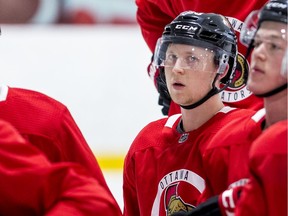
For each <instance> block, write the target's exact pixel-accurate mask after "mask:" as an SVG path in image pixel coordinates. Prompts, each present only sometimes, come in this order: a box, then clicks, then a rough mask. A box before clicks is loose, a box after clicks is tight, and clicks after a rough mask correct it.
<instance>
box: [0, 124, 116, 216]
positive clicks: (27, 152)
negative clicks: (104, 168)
mask: <svg viewBox="0 0 288 216" xmlns="http://www.w3.org/2000/svg"><path fill="white" fill-rule="evenodd" d="M0 184H1V187H0V194H1V198H0V214H1V215H23V216H31V215H39V216H40V215H47V216H48V215H51V216H52V215H65V216H75V215H77V216H92V215H106V216H115V215H119V213H118V212H119V209H118V207H117V206H115V200H114V199H113V197H111V194H110V193H109V191H107V190H106V188H105V187H103V186H102V184H100V183H99V182H98V181H97V180H96V179H95V178H93V177H92V176H91V175H89V174H88V172H87V171H86V170H85V169H84V168H83V167H81V166H80V165H78V164H75V163H67V162H66V163H64V162H59V163H52V164H51V163H50V161H48V160H47V158H46V157H45V156H44V154H43V153H42V152H41V151H39V150H38V149H37V148H36V147H34V146H33V145H31V144H30V143H27V142H26V141H25V140H24V139H23V138H22V137H21V136H20V135H19V133H18V132H17V131H16V129H15V128H13V127H12V126H11V125H10V124H9V123H7V122H4V121H3V120H0Z"/></svg>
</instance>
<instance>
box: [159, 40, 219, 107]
mask: <svg viewBox="0 0 288 216" xmlns="http://www.w3.org/2000/svg"><path fill="white" fill-rule="evenodd" d="M213 58H214V52H213V51H211V50H209V49H205V48H201V47H196V46H190V45H184V44H170V45H169V47H168V49H167V51H166V57H165V62H164V67H165V76H166V82H167V87H168V90H169V93H170V95H171V98H172V99H173V101H174V102H175V103H177V104H180V105H184V106H185V105H190V104H192V103H195V102H197V101H199V100H200V99H202V98H203V97H204V96H205V95H206V94H207V93H208V92H209V91H210V90H211V88H212V82H213V80H214V78H215V75H216V70H217V68H216V66H215V64H214V61H213Z"/></svg>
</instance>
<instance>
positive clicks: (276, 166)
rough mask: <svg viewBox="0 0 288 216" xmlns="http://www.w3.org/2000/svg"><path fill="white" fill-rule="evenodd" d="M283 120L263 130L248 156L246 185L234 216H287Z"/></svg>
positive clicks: (285, 130)
mask: <svg viewBox="0 0 288 216" xmlns="http://www.w3.org/2000/svg"><path fill="white" fill-rule="evenodd" d="M287 124H288V122H287V120H284V121H281V122H278V123H275V124H274V125H272V126H270V127H269V128H268V129H266V130H265V131H264V132H263V134H262V135H261V136H259V137H258V138H257V139H256V140H255V141H254V143H253V145H252V147H251V150H250V152H249V169H250V174H251V176H250V178H249V182H248V183H247V184H246V185H245V186H244V188H243V190H242V193H241V196H240V200H239V201H238V203H237V207H236V210H235V215H237V216H238V215H239V216H240V215H241V216H250V215H259V216H262V215H287V133H288V131H287Z"/></svg>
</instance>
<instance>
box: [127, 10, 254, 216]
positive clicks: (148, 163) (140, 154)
mask: <svg viewBox="0 0 288 216" xmlns="http://www.w3.org/2000/svg"><path fill="white" fill-rule="evenodd" d="M236 56H237V42H236V35H235V32H234V30H233V28H232V26H231V25H230V23H229V21H228V20H227V19H226V18H225V17H224V16H222V15H218V14H214V13H208V14H203V13H197V12H192V11H186V12H183V13H181V14H180V15H179V16H178V17H177V18H176V19H175V20H173V21H172V22H171V23H170V24H168V25H167V26H166V27H165V30H164V32H163V35H162V37H161V38H160V39H159V41H158V46H157V49H156V52H155V56H154V61H153V62H154V64H155V67H158V68H159V71H161V74H160V77H161V79H162V80H161V81H162V85H164V86H166V85H167V89H169V94H170V95H171V97H172V99H173V101H175V103H177V104H179V105H180V106H181V114H175V115H172V116H170V117H169V118H163V119H160V120H157V121H154V122H151V123H150V124H148V125H147V126H146V127H144V128H143V129H142V131H141V132H140V133H139V134H138V135H137V137H136V138H135V140H134V141H133V143H132V145H131V147H130V149H129V151H128V153H127V155H126V158H125V163H124V182H123V190H124V191H123V194H124V215H126V216H130V215H131V216H132V215H133V216H134V215H142V216H146V215H159V216H163V215H171V214H173V213H174V212H177V211H188V210H189V209H192V208H194V206H195V205H196V202H197V199H198V197H199V196H200V194H201V193H202V191H203V189H204V186H205V181H204V179H203V168H202V152H203V150H204V149H205V145H206V143H207V142H209V140H210V139H211V138H212V137H213V136H214V135H215V134H216V133H217V132H218V131H219V130H220V129H221V128H222V127H223V126H224V125H226V124H227V123H228V122H230V121H231V120H232V119H236V118H241V117H242V116H243V115H245V114H249V113H254V111H252V110H241V109H235V108H231V107H227V106H224V104H223V103H222V101H221V98H220V96H219V92H221V91H222V90H223V88H220V87H219V86H220V79H223V78H224V77H225V78H226V80H227V81H226V85H229V83H230V82H232V80H233V77H234V71H235V70H234V69H235V65H236ZM190 194H193V195H192V196H190Z"/></svg>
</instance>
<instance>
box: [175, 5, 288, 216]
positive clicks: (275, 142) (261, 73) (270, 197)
mask: <svg viewBox="0 0 288 216" xmlns="http://www.w3.org/2000/svg"><path fill="white" fill-rule="evenodd" d="M287 3H288V2H287V0H271V1H270V2H268V3H267V4H265V6H264V7H263V8H262V9H261V10H260V12H259V11H256V12H252V13H251V15H249V17H248V18H247V20H246V21H245V28H243V30H242V32H241V39H242V41H243V42H245V43H247V44H248V45H249V49H248V50H253V51H252V56H251V73H250V75H249V79H248V87H249V88H250V89H251V91H252V92H253V93H254V94H255V95H257V96H259V97H263V98H264V108H265V111H266V115H265V120H264V121H263V122H262V127H261V129H262V131H263V132H262V133H259V126H258V128H256V129H255V128H254V129H253V127H252V129H249V128H246V129H249V130H250V131H249V130H246V135H244V131H245V128H243V130H242V131H241V130H239V131H240V133H239V134H237V133H235V134H236V135H235V134H231V136H230V135H226V137H225V136H220V135H221V134H220V133H221V132H220V133H219V134H217V135H216V136H215V137H214V139H215V142H216V143H217V142H218V143H221V142H222V149H221V148H218V150H217V149H216V148H217V147H216V145H215V143H212V142H211V143H212V145H213V146H214V147H215V149H214V152H213V154H210V156H213V157H214V162H216V163H217V162H219V161H225V162H226V161H227V162H226V163H222V164H221V163H218V164H217V165H218V166H219V165H222V166H224V167H226V168H224V169H223V170H226V172H228V173H230V175H234V177H235V176H238V180H239V179H240V180H241V178H243V177H244V178H245V177H247V178H248V179H247V181H246V182H248V183H247V184H243V185H242V186H241V185H239V184H238V185H237V187H235V188H233V187H231V189H228V190H227V191H224V192H223V193H222V194H221V195H220V196H219V197H213V198H211V199H209V200H208V201H207V202H205V203H202V204H201V205H199V206H198V207H197V208H196V209H195V210H193V211H192V212H191V213H189V214H181V215H192V216H196V215H215V211H218V214H220V213H222V215H232V214H234V211H235V213H236V215H245V216H246V215H247V216H248V215H287ZM255 24H256V25H255ZM285 52H286V54H285ZM283 57H284V58H283ZM282 62H284V63H283V64H282ZM282 65H283V66H282ZM282 71H283V72H282ZM233 124H234V126H235V127H237V122H236V123H235V122H231V124H230V125H229V128H228V127H227V128H228V129H230V130H229V131H227V133H228V132H229V133H230V132H231V130H232V131H233V130H234V129H233ZM227 128H226V129H227ZM267 128H268V129H267ZM223 130H225V128H223ZM236 130H237V129H236ZM222 132H223V131H222ZM253 134H256V135H257V134H258V136H256V137H257V138H256V140H254V139H255V135H253ZM222 135H223V134H222ZM227 137H228V138H227ZM229 138H230V139H231V140H230V143H229V144H226V143H225V142H226V141H229ZM217 139H218V141H217ZM249 139H250V141H251V143H250V149H249ZM237 140H238V141H237ZM239 140H240V141H239ZM253 140H254V141H253ZM246 142H248V145H247V146H245V144H246ZM241 144H243V145H242V146H241ZM208 148H209V147H207V149H208ZM234 150H235V151H234ZM236 150H237V151H238V154H237V151H236ZM248 152H249V154H248ZM220 157H222V159H221V158H220ZM223 157H226V158H227V159H223ZM217 158H218V159H217ZM206 159H207V158H206ZM212 162H213V159H211V161H210V165H211V164H212ZM235 162H236V163H235ZM223 164H224V165H223ZM207 168H208V169H213V167H212V166H209V167H206V169H207ZM214 168H215V167H214ZM217 171H220V172H219V173H218V175H222V172H221V168H218V170H216V171H214V177H215V178H217V176H216V174H217ZM243 173H244V174H243ZM210 178H211V179H210V180H211V182H212V181H213V180H214V179H213V176H212V175H211V177H210ZM227 179H229V178H228V177H227V175H225V176H224V181H225V183H226V182H227ZM234 180H237V178H235V179H234ZM243 182H244V181H243V179H242V183H243ZM218 183H220V182H218ZM238 183H239V181H238ZM215 184H216V183H215ZM220 184H221V183H220ZM234 185H236V184H234ZM234 185H231V186H234ZM217 186H218V185H217ZM241 191H242V192H241ZM203 194H204V193H203ZM239 194H241V195H240V198H239ZM191 196H193V194H192V195H191ZM218 201H219V205H218ZM235 208H236V210H235ZM217 209H218V210H217ZM211 211H212V212H211ZM179 215H180V214H179Z"/></svg>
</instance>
